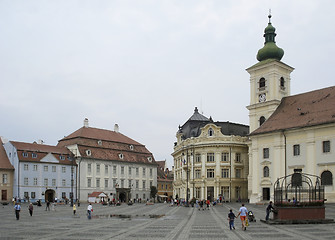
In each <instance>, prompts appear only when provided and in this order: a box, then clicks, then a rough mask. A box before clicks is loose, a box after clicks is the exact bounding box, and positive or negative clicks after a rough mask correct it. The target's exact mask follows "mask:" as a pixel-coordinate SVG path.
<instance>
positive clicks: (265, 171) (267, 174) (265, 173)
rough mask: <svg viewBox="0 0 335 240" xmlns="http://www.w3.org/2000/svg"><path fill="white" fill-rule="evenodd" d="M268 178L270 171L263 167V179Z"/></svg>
mask: <svg viewBox="0 0 335 240" xmlns="http://www.w3.org/2000/svg"><path fill="white" fill-rule="evenodd" d="M269 176H270V170H269V167H268V166H265V167H264V168H263V177H269Z"/></svg>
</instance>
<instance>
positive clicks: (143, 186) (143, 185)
mask: <svg viewBox="0 0 335 240" xmlns="http://www.w3.org/2000/svg"><path fill="white" fill-rule="evenodd" d="M142 188H143V189H145V180H143V182H142Z"/></svg>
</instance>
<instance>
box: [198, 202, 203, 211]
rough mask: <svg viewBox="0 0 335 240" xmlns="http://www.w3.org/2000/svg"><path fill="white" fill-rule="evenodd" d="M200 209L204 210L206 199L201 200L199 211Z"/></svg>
mask: <svg viewBox="0 0 335 240" xmlns="http://www.w3.org/2000/svg"><path fill="white" fill-rule="evenodd" d="M200 209H202V210H204V200H201V201H200V208H199V211H200Z"/></svg>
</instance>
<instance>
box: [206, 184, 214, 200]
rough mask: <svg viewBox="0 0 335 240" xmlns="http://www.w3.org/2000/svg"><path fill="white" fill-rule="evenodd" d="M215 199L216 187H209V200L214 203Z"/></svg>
mask: <svg viewBox="0 0 335 240" xmlns="http://www.w3.org/2000/svg"><path fill="white" fill-rule="evenodd" d="M213 198H214V187H207V200H210V201H211V202H212V201H213Z"/></svg>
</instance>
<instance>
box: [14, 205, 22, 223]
mask: <svg viewBox="0 0 335 240" xmlns="http://www.w3.org/2000/svg"><path fill="white" fill-rule="evenodd" d="M14 209H15V216H16V220H19V219H20V211H21V205H20V203H19V202H16V203H15V206H14Z"/></svg>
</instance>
